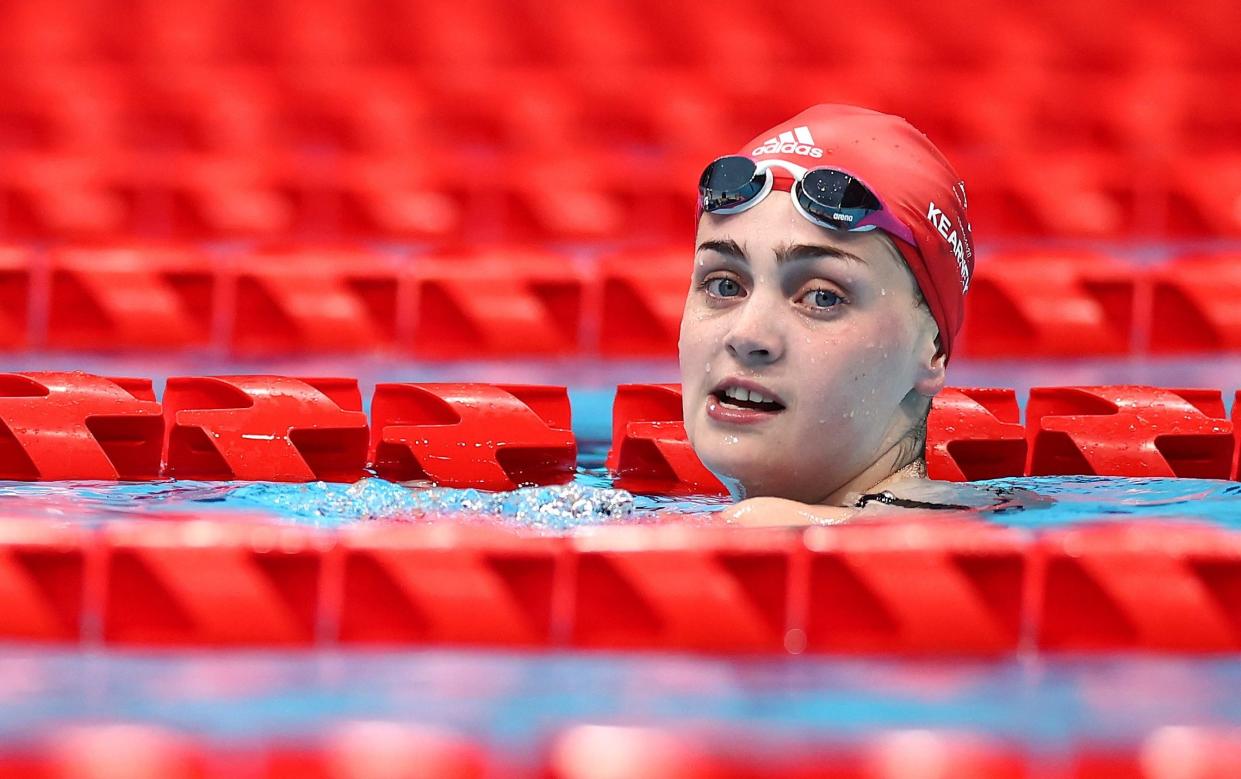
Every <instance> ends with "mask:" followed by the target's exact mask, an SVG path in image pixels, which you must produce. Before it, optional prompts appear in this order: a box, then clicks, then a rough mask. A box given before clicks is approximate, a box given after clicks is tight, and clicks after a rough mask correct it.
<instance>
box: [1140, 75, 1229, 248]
mask: <svg viewBox="0 0 1241 779" xmlns="http://www.w3.org/2000/svg"><path fill="white" fill-rule="evenodd" d="M1216 94H1217V95H1218V94H1219V93H1218V92H1217V93H1216ZM1220 102H1230V101H1220ZM1237 129H1241V123H1239V125H1238V128H1234V129H1233V130H1231V132H1233V133H1234V134H1233V136H1232V137H1233V138H1235V137H1236V135H1235V133H1236V131H1237ZM1203 171H1210V173H1209V174H1205V175H1204V173H1203ZM1157 176H1158V180H1159V181H1160V184H1161V186H1159V187H1158V188H1157V192H1156V193H1155V194H1156V195H1157V196H1158V197H1160V198H1161V201H1162V204H1163V206H1164V209H1165V212H1166V215H1165V217H1164V219H1165V222H1166V225H1167V232H1168V233H1169V234H1170V235H1172V236H1173V237H1177V238H1189V237H1197V236H1203V235H1206V236H1220V237H1225V238H1237V237H1239V236H1241V213H1238V212H1239V211H1241V208H1238V207H1237V201H1238V200H1241V153H1238V151H1237V150H1236V149H1235V146H1234V147H1233V148H1228V149H1225V150H1222V151H1212V152H1191V153H1186V154H1182V155H1177V156H1174V157H1171V158H1169V159H1168V160H1167V165H1166V166H1165V167H1164V168H1161V169H1160V170H1159V171H1158V172H1157Z"/></svg>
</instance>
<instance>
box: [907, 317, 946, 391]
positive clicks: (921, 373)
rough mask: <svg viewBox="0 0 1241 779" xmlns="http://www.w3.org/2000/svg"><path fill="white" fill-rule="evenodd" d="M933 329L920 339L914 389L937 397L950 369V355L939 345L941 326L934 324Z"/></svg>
mask: <svg viewBox="0 0 1241 779" xmlns="http://www.w3.org/2000/svg"><path fill="white" fill-rule="evenodd" d="M931 331H932V332H926V333H924V335H923V337H922V338H920V339H919V340H918V365H917V375H916V376H915V377H914V389H915V390H917V391H918V394H919V395H922V396H923V397H927V398H932V397H935V396H936V395H938V394H939V392H940V390H942V389H943V388H944V382H945V380H946V376H947V369H948V357H947V356H946V355H945V354H944V352H943V349H941V348H940V346H939V328H937V327H935V325H933V324H932V325H931Z"/></svg>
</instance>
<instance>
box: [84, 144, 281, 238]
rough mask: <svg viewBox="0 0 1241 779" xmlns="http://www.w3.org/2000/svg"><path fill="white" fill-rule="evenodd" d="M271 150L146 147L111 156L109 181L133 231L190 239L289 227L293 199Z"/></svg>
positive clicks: (257, 234)
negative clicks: (281, 187) (247, 151)
mask: <svg viewBox="0 0 1241 779" xmlns="http://www.w3.org/2000/svg"><path fill="white" fill-rule="evenodd" d="M270 157H271V155H263V156H261V157H255V156H251V155H241V154H235V153H234V154H230V155H227V156H226V155H222V154H214V153H210V154H202V153H197V152H168V153H165V152H159V151H154V152H152V151H145V150H144V151H140V152H125V153H119V154H117V155H115V156H113V157H111V158H110V159H109V160H108V162H109V165H110V170H109V180H108V187H109V191H110V192H112V193H113V194H115V195H117V196H119V197H120V199H121V200H122V201H123V202H124V203H125V204H126V207H127V208H126V220H127V222H126V229H127V231H128V232H130V233H132V234H137V235H142V236H152V237H156V238H167V239H174V240H186V241H203V240H222V239H229V238H232V239H241V238H250V239H259V238H273V237H281V236H285V235H287V234H288V232H289V231H290V229H291V226H292V224H293V221H294V213H293V207H292V204H290V203H289V202H288V200H287V199H286V198H284V197H282V195H281V193H280V192H279V183H280V182H279V169H278V167H277V166H276V164H275V162H274V161H273V160H272V159H271V158H270Z"/></svg>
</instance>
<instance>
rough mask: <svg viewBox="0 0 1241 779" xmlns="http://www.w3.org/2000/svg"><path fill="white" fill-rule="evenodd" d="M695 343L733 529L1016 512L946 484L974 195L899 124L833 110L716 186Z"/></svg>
mask: <svg viewBox="0 0 1241 779" xmlns="http://www.w3.org/2000/svg"><path fill="white" fill-rule="evenodd" d="M698 195H699V200H698V208H699V217H698V224H697V234H696V238H695V254H694V268H693V281H692V284H691V286H690V292H689V296H688V298H687V299H686V303H685V311H684V316H683V318H682V323H681V333H680V344H679V351H680V367H681V377H682V392H683V404H684V416H685V430H686V433H687V434H688V436H689V440H690V443H691V444H692V445H693V447H694V450H695V452H697V454H698V456H699V458H700V459H701V460H702V462H703V463H704V464H705V465H706V466H707V467H708V468H709V469H710V470H711V471H712V472H713V473H715V474H716V475H717V476H718V477H719V478H720V479H721V480H722V481H723V482H724V483H725V484H726V485H727V486H728V488H729V490H730V492H731V493H732V494H733V496H734V497H735V498H736V499H737V500H738V502H737V503H735V504H734V505H732V506H730V507H729V508H728V509H727V510H725V512H724V519H725V520H726V521H729V522H734V523H737V524H747V525H758V524H761V525H767V524H771V525H790V524H794V525H795V524H811V523H823V522H836V521H843V520H846V519H849V518H852V517H855V516H857V515H858V514H859V513H862V512H865V513H872V512H874V511H876V510H883V511H891V510H893V509H898V510H899V509H920V510H935V509H939V510H943V509H947V510H959V509H965V508H991V509H995V508H1002V507H1004V506H1006V505H1009V504H1011V502H1012V501H1014V500H1020V498H1021V496H1018V495H1006V494H997V492H996V491H995V490H986V489H983V488H981V487H977V486H971V485H952V484H948V483H944V482H935V481H931V480H928V479H927V475H926V459H925V448H926V420H927V414H928V413H929V412H930V408H931V399H932V398H933V397H934V396H935V395H936V393H938V392H939V391H940V390H941V389H943V387H944V382H945V374H946V371H947V367H948V361H949V358H950V357H951V355H952V348H953V343H954V341H955V338H956V335H957V333H958V331H959V329H960V327H961V320H962V317H963V304H964V298H965V294H966V291H967V290H968V288H969V282H970V275H971V273H972V272H973V267H974V246H973V238H972V235H971V229H970V223H969V219H968V216H967V214H966V204H967V201H966V192H965V184H964V182H963V181H962V180H961V178H960V177H959V176H957V174H956V173H955V172H954V170H953V169H952V166H951V165H950V164H949V163H948V161H947V160H946V159H945V158H944V156H943V155H942V154H941V153H940V152H939V150H938V149H936V148H935V146H933V145H932V143H931V142H930V140H928V139H927V137H926V136H925V135H923V134H922V133H921V132H919V131H918V130H917V129H915V128H914V127H913V126H912V125H910V124H909V123H908V122H906V121H905V120H904V119H901V118H899V117H896V116H892V115H888V114H882V113H877V112H874V111H870V110H866V109H863V108H856V107H853V106H846V105H819V106H815V107H813V108H810V109H808V110H806V111H804V112H802V113H800V114H798V115H797V116H795V117H793V118H792V119H789V120H788V121H786V122H783V123H782V124H780V125H778V126H776V127H773V128H772V129H770V130H768V131H767V132H765V133H762V134H760V135H759V136H758V137H756V138H755V139H753V140H752V141H750V142H749V143H747V144H746V145H745V146H743V147H742V148H741V150H740V151H738V152H736V153H733V154H730V155H725V156H722V157H720V158H718V159H716V160H715V161H714V162H711V163H710V164H709V165H708V166H707V168H706V169H705V170H704V171H703V173H702V177H701V180H700V183H699V192H698Z"/></svg>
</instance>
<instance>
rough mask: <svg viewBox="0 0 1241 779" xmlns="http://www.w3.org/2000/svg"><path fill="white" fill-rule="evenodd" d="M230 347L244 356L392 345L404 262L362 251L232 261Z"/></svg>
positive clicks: (295, 252) (274, 252)
mask: <svg viewBox="0 0 1241 779" xmlns="http://www.w3.org/2000/svg"><path fill="white" fill-rule="evenodd" d="M233 267H234V273H235V285H236V286H235V300H234V305H233V308H232V321H231V323H230V333H231V335H230V346H231V349H232V351H233V352H234V353H236V354H239V355H242V356H247V357H250V356H273V355H281V356H283V355H289V354H299V353H302V354H305V353H315V352H329V353H330V352H342V353H343V352H350V353H356V352H370V351H375V350H383V349H393V348H395V347H396V346H397V328H398V321H399V320H400V319H401V317H402V316H403V314H402V310H403V308H404V307H405V286H404V284H403V283H402V282H401V263H400V261H399V259H398V258H396V257H389V256H385V255H383V254H379V253H376V252H371V251H367V250H362V249H358V250H350V249H333V248H323V249H315V248H303V249H270V250H263V251H258V252H254V253H250V254H245V255H241V256H238V257H236V259H235V261H234V266H233Z"/></svg>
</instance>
